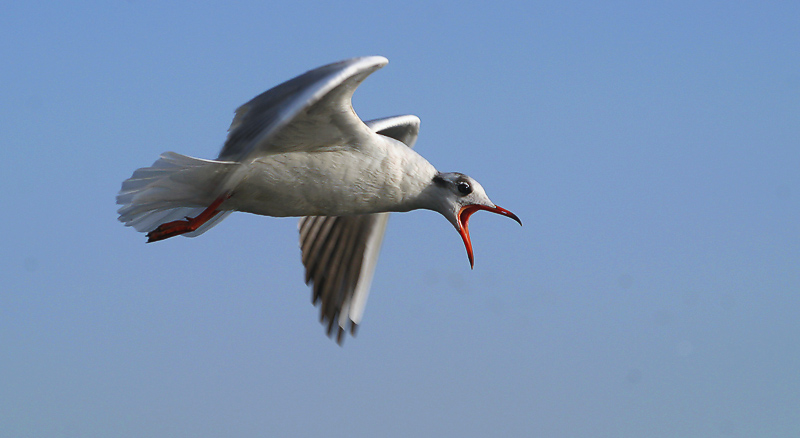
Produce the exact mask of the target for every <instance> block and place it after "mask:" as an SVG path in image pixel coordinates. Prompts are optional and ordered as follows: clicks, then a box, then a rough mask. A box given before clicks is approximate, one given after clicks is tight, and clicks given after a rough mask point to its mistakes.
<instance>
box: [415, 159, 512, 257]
mask: <svg viewBox="0 0 800 438" xmlns="http://www.w3.org/2000/svg"><path fill="white" fill-rule="evenodd" d="M427 192H428V195H429V196H428V200H429V202H431V204H432V205H431V207H432V208H431V209H432V210H435V211H438V212H439V213H441V214H442V215H443V216H444V217H446V218H447V220H449V221H450V223H452V224H453V226H454V227H456V230H457V231H458V233H459V234H460V235H461V238H462V239H463V240H464V246H465V247H466V249H467V256H468V257H469V265H470V267H473V266H474V265H475V259H474V257H473V255H472V241H470V238H469V217H470V216H472V214H473V213H475V212H476V211H478V210H486V211H491V212H492V213H497V214H501V215H503V216H506V217H510V218H511V219H514V220H515V221H517V223H519V224H520V225H522V221H520V220H519V218H518V217H517V215H515V214H514V213H512V212H510V211H508V210H506V209H505V208H501V207H498V206H496V205H494V204H493V203H492V201H491V200H489V197H488V196H486V192H485V191H484V190H483V187H481V185H480V184H478V182H477V181H475V180H474V179H472V178H470V177H468V176H467V175H464V174H462V173H457V172H450V173H437V174H436V175H435V176H434V177H433V181H432V183H431V185H430V187H429V188H428V190H427Z"/></svg>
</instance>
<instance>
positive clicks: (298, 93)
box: [219, 56, 389, 161]
mask: <svg viewBox="0 0 800 438" xmlns="http://www.w3.org/2000/svg"><path fill="white" fill-rule="evenodd" d="M388 62H389V61H388V60H387V59H386V58H384V57H381V56H369V57H363V58H353V59H348V60H345V61H341V62H336V63H333V64H328V65H325V66H322V67H319V68H316V69H314V70H311V71H308V72H306V73H304V74H302V75H300V76H298V77H296V78H294V79H291V80H289V81H287V82H284V83H282V84H280V85H278V86H276V87H274V88H271V89H269V90H267V91H265V92H264V93H262V94H260V95H258V96H256V97H254V98H253V99H252V100H250V101H249V102H247V103H246V104H244V105H242V106H241V107H239V108H238V109H237V110H236V115H235V116H234V118H233V122H232V123H231V126H230V128H229V129H228V138H227V140H226V141H225V145H224V146H223V147H222V150H221V151H220V153H219V159H220V160H227V161H242V160H244V159H245V158H246V157H248V156H250V155H253V154H265V153H272V152H286V151H289V150H314V149H315V148H319V147H324V146H329V145H334V144H337V143H338V144H342V142H345V143H348V142H349V143H356V144H357V140H358V139H359V137H360V136H364V135H370V134H371V131H370V130H369V129H368V128H367V126H366V125H365V124H364V122H362V121H361V119H359V118H358V116H357V115H356V114H355V112H354V111H353V107H352V103H351V98H352V96H353V92H354V91H355V89H356V88H357V87H358V85H359V84H361V82H362V81H363V80H364V79H366V77H367V76H369V75H370V74H371V73H372V72H374V71H375V70H378V69H379V68H381V67H383V66H384V65H386V64H387V63H388Z"/></svg>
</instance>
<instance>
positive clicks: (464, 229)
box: [457, 205, 522, 268]
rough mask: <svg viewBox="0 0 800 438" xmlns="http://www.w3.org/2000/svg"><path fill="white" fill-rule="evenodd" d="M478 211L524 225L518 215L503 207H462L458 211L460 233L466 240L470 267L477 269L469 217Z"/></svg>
mask: <svg viewBox="0 0 800 438" xmlns="http://www.w3.org/2000/svg"><path fill="white" fill-rule="evenodd" d="M478 210H486V211H491V212H492V213H497V214H502V215H503V216H506V217H510V218H511V219H514V220H515V221H517V223H518V224H520V225H522V221H521V220H519V218H518V217H517V215H515V214H514V213H512V212H510V211H508V210H506V209H505V208H501V207H497V206H494V207H487V206H485V205H466V206H464V207H461V210H459V211H458V216H457V218H458V233H459V234H461V238H462V239H464V246H465V247H466V248H467V256H468V257H469V267H470V268H474V267H475V258H474V257H473V256H472V241H471V240H470V239H469V217H470V216H472V214H473V213H475V212H476V211H478Z"/></svg>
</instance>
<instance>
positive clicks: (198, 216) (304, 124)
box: [117, 56, 522, 345]
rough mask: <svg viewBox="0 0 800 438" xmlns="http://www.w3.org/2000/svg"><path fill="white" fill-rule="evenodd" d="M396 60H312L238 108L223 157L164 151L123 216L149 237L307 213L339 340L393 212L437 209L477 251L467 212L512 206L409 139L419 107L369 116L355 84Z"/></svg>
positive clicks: (124, 195)
mask: <svg viewBox="0 0 800 438" xmlns="http://www.w3.org/2000/svg"><path fill="white" fill-rule="evenodd" d="M388 62H389V61H388V60H387V59H386V58H384V57H381V56H369V57H361V58H353V59H348V60H344V61H340V62H336V63H333V64H328V65H324V66H322V67H319V68H316V69H314V70H310V71H308V72H306V73H304V74H302V75H300V76H297V77H295V78H294V79H291V80H289V81H287V82H284V83H282V84H280V85H278V86H276V87H274V88H272V89H270V90H267V91H266V92H264V93H262V94H260V95H258V96H256V97H255V98H253V99H252V100H250V101H249V102H247V103H245V104H244V105H242V106H241V107H239V108H238V109H237V110H236V112H235V116H234V118H233V122H232V123H231V126H230V128H229V129H228V137H227V139H226V141H225V143H224V145H223V147H222V150H221V151H220V153H219V156H218V157H217V158H216V159H215V160H206V159H200V158H193V157H189V156H186V155H181V154H177V153H175V152H165V153H163V154H162V155H161V156H160V158H159V159H158V160H157V161H156V162H155V163H154V164H153V165H152V166H151V167H146V168H141V169H138V170H136V171H135V172H134V173H133V176H131V177H130V178H129V179H127V180H125V181H124V182H123V183H122V189H121V190H120V192H119V194H118V196H117V204H119V205H121V207H120V208H119V210H118V213H119V220H120V221H121V222H123V223H124V224H125V225H126V226H130V227H133V228H135V229H136V230H137V231H140V232H146V233H147V238H148V242H156V241H160V240H164V239H168V238H170V237H174V236H179V235H180V236H186V237H195V236H198V235H200V234H203V233H204V232H206V231H208V230H209V229H210V228H211V227H213V226H214V225H216V224H218V223H219V222H220V221H221V220H222V219H224V218H225V217H226V216H227V215H229V214H230V213H232V212H234V211H241V212H247V213H254V214H258V215H263V216H274V217H289V216H294V217H301V219H300V223H299V226H298V228H299V232H300V248H301V252H302V262H303V265H304V267H305V281H306V284H308V285H311V286H312V289H313V292H312V303H313V304H314V305H319V307H320V321H321V322H322V323H323V324H324V325H326V326H327V334H328V336H329V337H333V335H334V333H335V334H336V340H337V342H338V343H339V344H340V345H341V343H342V342H343V338H344V335H345V333H346V332H347V331H349V332H350V333H351V335H355V333H356V329H357V327H358V325H359V324H360V323H361V319H362V316H363V314H364V306H365V305H366V301H367V295H368V294H369V289H370V284H371V283H372V275H373V273H374V271H375V265H376V262H377V259H378V252H379V250H380V246H381V242H382V240H383V235H384V232H385V230H386V223H387V220H388V218H389V212H406V211H410V210H416V209H428V210H433V211H437V212H439V213H441V214H442V215H443V216H444V217H445V218H447V220H449V221H450V223H451V224H453V226H454V227H455V228H456V230H457V231H458V233H459V234H460V235H461V238H462V240H463V241H464V246H465V248H466V251H467V257H468V258H469V263H470V267H474V264H475V261H474V257H473V253H472V243H471V241H470V236H469V228H468V221H469V218H470V216H471V215H472V214H473V213H475V212H477V211H479V210H486V211H490V212H493V213H497V214H500V215H503V216H506V217H509V218H511V219H513V220H515V221H517V222H518V223H519V224H520V225H522V221H520V219H519V218H518V217H517V216H516V215H515V214H514V213H512V212H510V211H508V210H506V209H504V208H501V207H498V206H496V205H495V204H493V203H492V201H490V200H489V197H488V196H486V192H485V191H484V189H483V187H481V185H480V184H478V182H477V181H475V180H474V179H472V178H470V177H469V176H467V175H464V174H462V173H456V172H451V173H442V172H439V171H437V170H436V169H435V168H434V167H433V165H431V164H430V163H429V162H428V161H427V160H426V159H425V158H423V157H422V156H421V155H419V154H418V153H417V152H415V151H414V150H413V149H412V148H413V146H414V143H415V142H416V140H417V134H418V133H419V124H420V120H419V118H417V117H416V116H413V115H402V116H395V117H386V118H381V119H376V120H370V121H366V122H365V121H362V120H361V119H360V118H359V117H358V115H356V113H355V111H354V110H353V106H352V102H351V98H352V96H353V92H354V91H355V89H356V88H357V87H358V86H359V85H360V84H361V82H363V81H364V79H366V78H367V76H369V75H370V74H371V73H373V72H374V71H376V70H378V69H380V68H381V67H383V66H384V65H386V64H387V63H388Z"/></svg>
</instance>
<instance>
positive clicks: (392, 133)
mask: <svg viewBox="0 0 800 438" xmlns="http://www.w3.org/2000/svg"><path fill="white" fill-rule="evenodd" d="M366 125H367V126H368V127H369V128H370V129H372V130H373V131H375V132H377V133H378V134H381V135H385V136H387V137H392V138H394V139H396V140H400V141H402V142H403V143H405V144H406V145H408V146H409V147H413V146H414V143H415V142H416V141H417V134H418V133H419V118H417V117H416V116H410V115H409V116H397V117H387V118H384V119H376V120H371V121H368V122H366ZM388 220H389V213H377V214H367V215H359V216H307V217H304V218H302V219H300V224H299V227H298V228H299V230H300V248H301V250H302V254H303V255H302V257H303V265H304V266H305V268H306V284H310V285H312V288H313V292H312V296H311V301H312V303H314V304H315V305H317V304H319V305H320V321H321V322H322V323H323V324H327V332H328V336H333V333H334V327H337V331H336V341H337V342H338V343H339V344H341V343H342V341H344V333H345V332H346V331H347V330H348V329H349V330H350V333H351V334H352V335H355V333H356V329H357V327H358V324H360V323H361V317H362V316H363V314H364V306H366V304H367V296H368V295H369V288H370V285H371V284H372V275H373V273H374V272H375V265H376V264H377V261H378V254H379V252H380V248H381V243H382V242H383V235H384V233H385V231H386V223H387V221H388Z"/></svg>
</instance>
